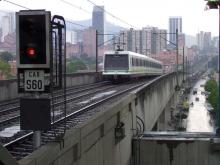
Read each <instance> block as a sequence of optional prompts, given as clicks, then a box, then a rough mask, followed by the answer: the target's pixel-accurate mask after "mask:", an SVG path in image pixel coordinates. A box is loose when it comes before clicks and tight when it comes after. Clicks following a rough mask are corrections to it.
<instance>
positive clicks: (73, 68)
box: [67, 59, 87, 73]
mask: <svg viewBox="0 0 220 165" xmlns="http://www.w3.org/2000/svg"><path fill="white" fill-rule="evenodd" d="M86 69H87V67H86V65H85V63H84V62H83V61H82V60H79V59H78V60H77V59H75V60H72V61H71V62H69V63H68V65H67V73H75V72H77V71H78V70H86Z"/></svg>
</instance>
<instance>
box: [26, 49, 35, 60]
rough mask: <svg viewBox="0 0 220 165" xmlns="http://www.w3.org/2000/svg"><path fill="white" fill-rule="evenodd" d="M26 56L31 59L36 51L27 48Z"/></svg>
mask: <svg viewBox="0 0 220 165" xmlns="http://www.w3.org/2000/svg"><path fill="white" fill-rule="evenodd" d="M27 56H28V57H31V58H35V57H36V50H35V49H34V48H28V49H27Z"/></svg>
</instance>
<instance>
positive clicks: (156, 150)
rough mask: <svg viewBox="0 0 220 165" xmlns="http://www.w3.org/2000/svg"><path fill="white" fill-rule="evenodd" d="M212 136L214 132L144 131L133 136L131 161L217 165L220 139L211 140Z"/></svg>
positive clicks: (137, 163) (139, 163)
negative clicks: (214, 141) (217, 140)
mask: <svg viewBox="0 0 220 165" xmlns="http://www.w3.org/2000/svg"><path fill="white" fill-rule="evenodd" d="M180 134H181V135H180ZM212 139H216V138H215V137H214V134H213V133H207V134H204V133H203V134H201V133H187V132H183V133H178V132H176V133H173V132H172V133H170V132H159V133H157V132H155V133H153V132H151V133H146V134H143V135H141V136H139V138H135V139H134V143H133V145H134V147H133V148H134V149H135V151H134V157H133V160H134V162H133V164H134V165H147V164H149V165H170V164H172V165H218V164H219V162H220V147H219V146H220V143H219V142H220V141H219V142H218V143H213V142H212V141H213V140H212ZM213 145H214V146H216V145H218V147H219V148H218V150H215V147H213Z"/></svg>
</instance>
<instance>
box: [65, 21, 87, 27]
mask: <svg viewBox="0 0 220 165" xmlns="http://www.w3.org/2000/svg"><path fill="white" fill-rule="evenodd" d="M66 22H68V23H70V24H73V25H77V26H81V27H84V28H88V26H85V25H82V24H78V23H75V22H72V21H66Z"/></svg>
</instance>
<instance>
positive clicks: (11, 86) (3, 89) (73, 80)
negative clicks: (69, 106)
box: [0, 72, 102, 101]
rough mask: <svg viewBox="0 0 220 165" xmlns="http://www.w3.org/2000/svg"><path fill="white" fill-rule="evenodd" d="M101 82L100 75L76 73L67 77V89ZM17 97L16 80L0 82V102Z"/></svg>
mask: <svg viewBox="0 0 220 165" xmlns="http://www.w3.org/2000/svg"><path fill="white" fill-rule="evenodd" d="M101 80H102V75H101V73H94V72H89V73H76V74H68V75H67V79H66V82H67V87H71V86H74V85H83V84H89V83H94V82H97V81H101ZM17 97H18V92H17V79H11V80H0V101H3V100H10V99H14V98H17Z"/></svg>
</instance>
